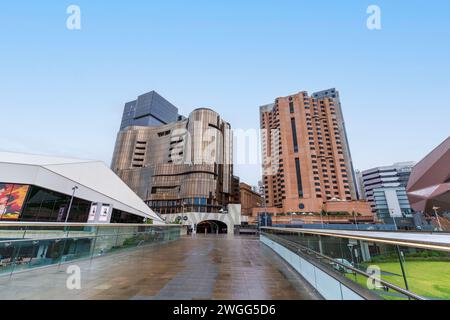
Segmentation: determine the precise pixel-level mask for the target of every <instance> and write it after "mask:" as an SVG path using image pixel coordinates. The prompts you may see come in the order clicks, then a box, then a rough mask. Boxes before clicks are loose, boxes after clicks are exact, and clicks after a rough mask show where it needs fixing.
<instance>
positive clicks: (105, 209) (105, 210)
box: [98, 204, 111, 222]
mask: <svg viewBox="0 0 450 320" xmlns="http://www.w3.org/2000/svg"><path fill="white" fill-rule="evenodd" d="M110 208H111V207H110V205H109V204H103V205H102V209H101V211H100V216H99V218H98V221H99V222H108V215H109V210H110Z"/></svg>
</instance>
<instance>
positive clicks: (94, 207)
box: [88, 203, 98, 222]
mask: <svg viewBox="0 0 450 320" xmlns="http://www.w3.org/2000/svg"><path fill="white" fill-rule="evenodd" d="M97 209H98V204H97V203H93V204H92V206H91V210H90V211H89V218H88V222H94V221H95V216H96V215H97Z"/></svg>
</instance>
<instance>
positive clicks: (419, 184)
mask: <svg viewBox="0 0 450 320" xmlns="http://www.w3.org/2000/svg"><path fill="white" fill-rule="evenodd" d="M407 191H408V198H409V201H410V203H411V206H412V208H413V209H414V210H415V211H421V212H426V213H434V211H433V207H439V212H450V137H448V138H447V139H446V140H445V141H444V142H443V143H442V144H440V145H439V146H438V147H437V148H436V149H434V150H433V151H432V152H431V153H430V154H428V155H427V156H426V157H425V158H424V159H423V160H422V161H420V162H419V163H418V164H417V165H416V166H415V167H414V168H413V170H412V173H411V176H410V178H409V182H408V187H407Z"/></svg>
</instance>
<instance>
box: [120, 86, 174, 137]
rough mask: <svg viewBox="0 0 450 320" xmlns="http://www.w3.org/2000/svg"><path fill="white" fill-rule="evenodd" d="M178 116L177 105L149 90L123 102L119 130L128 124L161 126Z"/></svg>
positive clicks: (128, 125)
mask: <svg viewBox="0 0 450 320" xmlns="http://www.w3.org/2000/svg"><path fill="white" fill-rule="evenodd" d="M179 118H180V116H179V115H178V108H177V107H175V106H174V105H173V104H171V103H170V102H169V101H167V100H166V99H164V98H163V97H161V96H160V95H159V94H158V93H157V92H156V91H150V92H148V93H145V94H143V95H140V96H139V97H138V98H137V99H136V100H133V101H130V102H127V103H125V107H124V110H123V115H122V122H121V124H120V130H123V129H125V128H126V127H130V126H152V127H154V126H161V125H164V124H168V123H171V122H175V121H177V120H178V119H179Z"/></svg>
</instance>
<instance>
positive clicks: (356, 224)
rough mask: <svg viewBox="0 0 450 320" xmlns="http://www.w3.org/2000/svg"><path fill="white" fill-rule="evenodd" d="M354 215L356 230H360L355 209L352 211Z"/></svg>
mask: <svg viewBox="0 0 450 320" xmlns="http://www.w3.org/2000/svg"><path fill="white" fill-rule="evenodd" d="M352 215H353V219H355V226H356V230H359V228H358V221H356V212H355V208H353V210H352Z"/></svg>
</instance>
